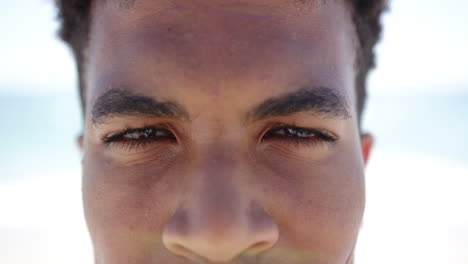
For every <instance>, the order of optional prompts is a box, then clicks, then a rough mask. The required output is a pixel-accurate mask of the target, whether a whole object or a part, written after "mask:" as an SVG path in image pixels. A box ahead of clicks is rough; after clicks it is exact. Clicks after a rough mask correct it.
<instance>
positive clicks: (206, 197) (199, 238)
mask: <svg viewBox="0 0 468 264" xmlns="http://www.w3.org/2000/svg"><path fill="white" fill-rule="evenodd" d="M234 152H235V151H234ZM200 154H201V156H200V158H199V159H198V161H197V162H196V164H197V165H196V166H194V168H193V170H192V171H191V172H190V173H191V175H189V178H191V180H190V183H191V184H190V188H189V191H188V193H187V195H186V199H185V201H184V203H183V204H181V205H180V208H178V209H177V212H176V213H175V214H174V216H173V217H172V218H171V219H170V221H169V223H167V224H166V227H165V229H164V231H163V242H164V244H165V245H166V248H168V249H169V250H170V251H172V252H173V253H175V254H178V255H182V256H185V257H188V258H191V259H193V258H197V257H202V258H205V259H208V260H210V261H214V262H227V261H230V260H232V259H233V258H234V257H236V256H237V255H238V254H240V253H242V252H244V251H246V250H248V249H252V250H251V251H253V250H254V249H255V250H263V249H266V248H269V247H271V246H272V245H273V244H274V243H275V242H276V239H277V236H278V232H277V227H276V225H275V223H274V222H273V221H272V219H271V218H270V217H269V215H267V214H266V213H265V212H264V211H263V209H262V207H261V206H252V204H253V203H254V201H253V200H252V198H251V197H250V195H249V194H248V193H249V192H248V190H247V189H244V188H246V185H245V184H243V176H242V174H244V173H246V171H245V170H244V168H243V166H242V164H241V160H240V159H239V155H237V154H235V153H232V152H230V148H229V147H227V146H221V147H216V146H212V147H210V148H207V149H205V150H204V151H203V152H202V153H200ZM244 182H245V181H244Z"/></svg>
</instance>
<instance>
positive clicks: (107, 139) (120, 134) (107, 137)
mask: <svg viewBox="0 0 468 264" xmlns="http://www.w3.org/2000/svg"><path fill="white" fill-rule="evenodd" d="M148 128H154V129H156V130H166V131H169V132H171V133H172V134H174V133H173V132H172V131H171V130H170V129H168V128H166V127H163V126H160V125H159V126H144V127H139V128H128V129H124V130H121V131H117V132H115V133H111V134H107V135H104V136H103V137H102V142H104V143H110V142H112V141H115V140H118V139H120V138H122V137H123V136H125V134H128V133H132V132H136V131H139V130H145V129H148Z"/></svg>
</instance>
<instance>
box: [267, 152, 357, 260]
mask: <svg viewBox="0 0 468 264" xmlns="http://www.w3.org/2000/svg"><path fill="white" fill-rule="evenodd" d="M358 157H359V153H358V152H357V149H354V148H352V147H347V146H343V147H340V148H338V149H336V150H335V152H334V153H333V154H332V155H329V156H327V157H326V158H325V159H318V160H314V161H305V160H293V159H287V158H284V157H283V158H282V157H280V156H275V155H271V156H270V159H269V160H268V161H267V164H268V168H267V169H265V171H264V172H262V174H263V175H268V176H266V178H265V179H264V181H266V180H269V181H270V182H272V184H270V185H269V188H268V189H266V194H265V195H264V197H265V199H266V200H265V202H266V203H268V204H269V205H270V208H271V209H270V211H271V212H272V214H274V215H275V216H274V217H275V219H276V220H277V221H278V224H279V226H280V228H281V229H283V235H284V237H285V238H286V239H287V240H288V241H290V242H291V243H294V244H296V246H297V247H298V248H301V247H302V248H309V249H310V248H314V249H317V250H320V252H321V254H325V255H327V256H341V257H342V258H346V256H347V255H346V254H347V253H349V252H350V250H352V247H353V246H354V243H355V238H356V236H357V233H358V231H359V227H360V224H361V220H362V214H363V211H364V204H365V190H364V174H363V166H362V164H361V163H362V162H361V161H360V160H359V158H358ZM272 175H273V177H272ZM272 179H273V180H272Z"/></svg>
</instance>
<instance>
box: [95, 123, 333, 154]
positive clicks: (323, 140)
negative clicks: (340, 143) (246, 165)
mask: <svg viewBox="0 0 468 264" xmlns="http://www.w3.org/2000/svg"><path fill="white" fill-rule="evenodd" d="M158 133H163V135H159V136H158V135H157V134H158ZM132 134H133V135H132ZM141 136H143V137H145V138H142V139H139V138H137V137H141ZM162 140H171V141H176V140H177V139H176V137H175V136H174V134H173V133H172V132H171V131H170V130H168V129H166V128H162V127H154V126H150V127H144V128H136V129H127V130H124V131H122V132H118V133H115V134H112V135H109V136H107V137H106V138H104V140H103V141H104V143H106V144H108V145H110V144H118V145H120V146H122V147H125V148H128V149H129V150H130V149H134V148H138V147H144V146H146V145H148V144H151V143H153V142H155V141H162ZM264 140H281V141H282V142H285V143H288V144H294V145H296V147H299V146H306V147H316V146H317V145H320V144H327V143H328V144H333V143H334V142H336V141H337V140H338V139H337V138H336V137H335V136H333V135H330V134H329V133H327V132H321V131H319V130H316V129H310V128H302V127H296V126H290V125H280V126H276V127H274V128H272V129H270V130H268V131H267V132H266V133H265V134H264V135H263V138H262V141H264Z"/></svg>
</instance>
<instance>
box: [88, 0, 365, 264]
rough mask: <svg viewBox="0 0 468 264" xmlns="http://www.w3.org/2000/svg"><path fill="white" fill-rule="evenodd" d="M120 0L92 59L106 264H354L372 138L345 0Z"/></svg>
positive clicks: (100, 241)
mask: <svg viewBox="0 0 468 264" xmlns="http://www.w3.org/2000/svg"><path fill="white" fill-rule="evenodd" d="M116 2H117V1H97V3H96V4H95V7H94V9H93V21H92V25H91V29H92V31H91V34H90V40H89V41H90V46H89V47H88V49H87V53H86V55H87V63H86V75H85V80H86V87H87V90H86V128H85V132H84V138H83V141H82V148H83V153H84V157H83V200H84V208H85V215H86V220H87V223H88V227H89V230H90V234H91V237H92V241H93V244H94V249H95V256H96V261H97V263H99V264H132V263H135V264H136V263H138V264H150V263H164V264H179V263H181V264H182V263H242V264H244V263H249V264H254V263H255V264H260V263H261V264H306V263H307V264H322V263H327V264H332V263H336V264H338V263H340V264H343V263H351V262H352V255H353V250H354V246H355V242H356V237H357V234H358V229H359V226H360V223H361V218H362V214H363V210H364V200H365V195H364V175H363V168H364V160H365V159H366V155H367V154H365V155H363V152H364V153H367V150H368V148H369V146H370V143H369V142H370V141H369V140H368V139H366V140H364V141H361V136H360V134H359V129H358V125H357V123H358V122H357V120H358V117H357V114H356V110H355V100H356V99H355V94H354V75H355V70H354V62H355V46H356V45H355V39H354V31H353V30H354V28H353V24H352V20H351V15H350V10H349V7H348V6H347V5H346V3H345V1H327V2H326V4H324V2H325V1H310V2H305V1H284V0H251V1H250V0H249V1H247V0H246V1H231V0H229V1H215V0H196V1H195V0H193V1H187V0H178V1H174V0H158V1H150V0H139V1H136V2H135V3H134V4H133V5H130V4H128V2H129V1H126V2H127V4H126V2H122V3H120V4H119V3H116ZM304 2H305V3H304ZM361 142H364V143H361ZM365 142H368V143H365Z"/></svg>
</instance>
